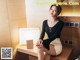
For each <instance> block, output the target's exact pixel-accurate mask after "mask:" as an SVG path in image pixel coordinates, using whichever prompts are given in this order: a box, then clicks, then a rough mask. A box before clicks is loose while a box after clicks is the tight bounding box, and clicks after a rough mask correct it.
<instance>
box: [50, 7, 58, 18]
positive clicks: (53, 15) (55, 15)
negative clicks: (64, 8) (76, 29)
mask: <svg viewBox="0 0 80 60" xmlns="http://www.w3.org/2000/svg"><path fill="white" fill-rule="evenodd" d="M49 12H50V15H51V16H52V17H57V16H58V13H57V7H56V6H52V8H51V9H50V11H49Z"/></svg>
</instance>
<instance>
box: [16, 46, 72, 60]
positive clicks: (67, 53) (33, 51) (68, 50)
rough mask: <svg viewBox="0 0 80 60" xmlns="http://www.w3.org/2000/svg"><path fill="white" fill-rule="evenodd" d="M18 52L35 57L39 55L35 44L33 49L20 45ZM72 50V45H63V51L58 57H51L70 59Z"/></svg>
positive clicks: (59, 59)
mask: <svg viewBox="0 0 80 60" xmlns="http://www.w3.org/2000/svg"><path fill="white" fill-rule="evenodd" d="M17 51H18V52H21V53H23V54H27V55H30V56H33V57H37V56H38V54H37V48H36V47H35V46H34V48H33V49H27V47H26V46H20V47H18V48H17ZM71 52H72V48H71V47H66V46H64V47H63V51H62V53H61V54H60V55H58V56H56V57H51V60H53V59H55V60H57V59H58V60H69V57H70V55H71Z"/></svg>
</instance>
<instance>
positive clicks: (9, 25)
mask: <svg viewBox="0 0 80 60" xmlns="http://www.w3.org/2000/svg"><path fill="white" fill-rule="evenodd" d="M26 25H27V24H26V17H25V0H0V48H1V47H5V46H6V47H12V48H13V50H14V51H13V52H14V54H15V52H16V47H17V45H18V44H19V36H18V32H19V31H18V29H19V28H24V27H26Z"/></svg>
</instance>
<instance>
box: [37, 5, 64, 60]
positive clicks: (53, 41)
mask: <svg viewBox="0 0 80 60" xmlns="http://www.w3.org/2000/svg"><path fill="white" fill-rule="evenodd" d="M61 10H62V8H61V6H60V5H58V6H56V5H55V4H53V5H51V7H50V9H49V12H50V18H49V19H48V20H44V21H43V25H42V33H41V36H40V40H39V41H38V42H37V44H36V46H37V47H38V60H50V56H51V55H53V56H56V55H59V54H60V53H61V52H62V44H61V41H60V35H61V31H62V28H63V26H64V22H62V21H60V20H59V19H58V15H59V14H60V13H61ZM45 33H47V35H48V39H45V40H43V38H44V36H45Z"/></svg>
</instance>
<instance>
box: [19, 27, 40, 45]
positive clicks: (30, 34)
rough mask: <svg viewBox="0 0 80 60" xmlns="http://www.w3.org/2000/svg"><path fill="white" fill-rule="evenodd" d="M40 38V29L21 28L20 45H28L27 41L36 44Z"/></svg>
mask: <svg viewBox="0 0 80 60" xmlns="http://www.w3.org/2000/svg"><path fill="white" fill-rule="evenodd" d="M39 37H40V30H39V28H20V29H19V43H20V44H26V41H27V40H33V43H34V44H35V43H36V42H37V41H38V40H39Z"/></svg>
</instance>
